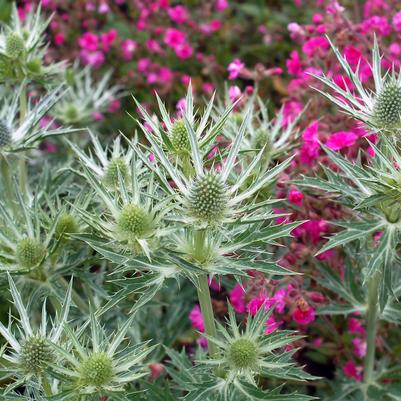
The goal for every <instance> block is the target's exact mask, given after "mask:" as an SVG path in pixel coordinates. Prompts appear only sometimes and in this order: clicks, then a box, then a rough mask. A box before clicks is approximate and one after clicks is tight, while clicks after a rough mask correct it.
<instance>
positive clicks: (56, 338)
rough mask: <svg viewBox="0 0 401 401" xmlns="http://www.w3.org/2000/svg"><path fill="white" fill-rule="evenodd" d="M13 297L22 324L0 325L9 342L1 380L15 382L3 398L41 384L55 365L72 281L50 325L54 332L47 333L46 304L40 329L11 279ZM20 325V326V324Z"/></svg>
mask: <svg viewBox="0 0 401 401" xmlns="http://www.w3.org/2000/svg"><path fill="white" fill-rule="evenodd" d="M8 282H9V286H10V292H11V296H12V299H13V302H14V306H15V309H16V310H17V311H18V315H19V320H17V319H15V321H14V322H13V324H11V323H12V322H11V321H10V324H9V325H8V327H5V326H4V325H3V324H2V323H1V322H0V334H1V335H2V336H3V337H4V339H5V340H6V341H7V343H6V345H5V348H3V350H2V353H1V355H0V374H1V378H2V379H3V380H4V379H5V378H8V379H12V380H13V381H12V382H11V384H9V385H8V386H7V387H6V389H5V390H3V394H7V393H8V392H10V391H11V390H13V389H14V388H18V387H19V386H21V384H23V383H25V382H26V381H27V380H34V381H36V382H41V381H43V380H46V379H44V373H45V370H46V369H47V367H48V365H49V364H51V363H55V362H56V360H57V356H56V355H55V353H54V351H53V349H52V344H58V343H60V341H61V337H62V333H63V326H64V324H65V323H66V321H67V318H68V314H69V310H70V304H71V290H72V281H71V283H70V285H69V286H68V289H67V291H66V295H65V298H64V300H63V302H62V304H61V309H60V311H59V313H56V316H55V318H54V320H51V321H50V324H51V329H50V330H48V328H47V327H48V325H49V319H48V316H47V305H46V302H45V303H43V307H42V318H41V324H40V327H35V325H34V323H33V322H32V323H31V319H30V314H29V312H28V310H27V308H26V306H25V305H24V303H23V301H22V298H21V294H20V293H19V292H18V290H17V287H16V286H15V283H14V281H13V279H12V278H11V276H8ZM17 322H18V323H17Z"/></svg>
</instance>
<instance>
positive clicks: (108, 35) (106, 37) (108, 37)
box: [100, 29, 118, 52]
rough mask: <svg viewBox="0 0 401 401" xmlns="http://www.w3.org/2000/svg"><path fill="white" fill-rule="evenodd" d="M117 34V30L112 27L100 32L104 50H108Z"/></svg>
mask: <svg viewBox="0 0 401 401" xmlns="http://www.w3.org/2000/svg"><path fill="white" fill-rule="evenodd" d="M117 36H118V32H117V30H116V29H112V30H110V31H109V32H105V33H102V35H101V36H100V38H101V40H102V46H103V50H104V51H105V52H108V51H109V50H110V47H111V45H112V44H113V43H114V42H115V40H116V39H117Z"/></svg>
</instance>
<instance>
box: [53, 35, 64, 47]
mask: <svg viewBox="0 0 401 401" xmlns="http://www.w3.org/2000/svg"><path fill="white" fill-rule="evenodd" d="M64 42H65V36H64V34H63V33H61V32H57V33H56V34H55V35H54V44H55V45H56V46H61V45H62V44H64Z"/></svg>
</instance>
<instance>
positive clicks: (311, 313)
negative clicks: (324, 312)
mask: <svg viewBox="0 0 401 401" xmlns="http://www.w3.org/2000/svg"><path fill="white" fill-rule="evenodd" d="M291 317H292V320H293V321H294V322H295V323H298V324H299V325H301V326H306V325H308V324H309V323H311V322H313V321H314V320H315V318H316V316H315V310H314V309H313V308H312V307H311V306H310V305H309V304H308V303H307V302H306V301H305V300H304V299H300V300H298V301H297V306H296V308H295V309H294V311H293V313H292V315H291Z"/></svg>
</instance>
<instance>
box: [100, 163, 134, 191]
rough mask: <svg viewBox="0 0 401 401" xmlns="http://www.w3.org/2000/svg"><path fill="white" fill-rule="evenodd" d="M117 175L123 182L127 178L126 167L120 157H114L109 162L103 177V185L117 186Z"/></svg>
mask: <svg viewBox="0 0 401 401" xmlns="http://www.w3.org/2000/svg"><path fill="white" fill-rule="evenodd" d="M119 174H120V175H121V177H122V178H123V180H124V181H125V180H126V179H127V178H128V166H127V163H126V161H125V160H124V159H123V158H122V157H116V158H115V159H112V160H111V161H110V163H109V165H108V166H107V169H106V172H105V175H104V182H105V184H106V185H107V186H110V187H116V186H118V184H119V178H118V177H119Z"/></svg>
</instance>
